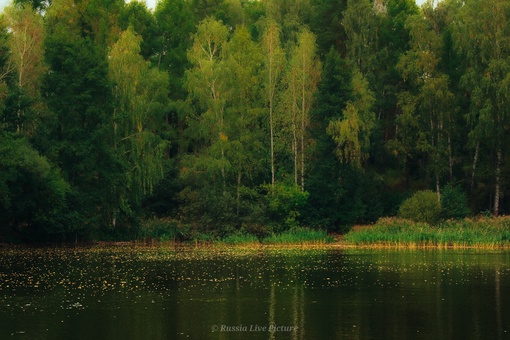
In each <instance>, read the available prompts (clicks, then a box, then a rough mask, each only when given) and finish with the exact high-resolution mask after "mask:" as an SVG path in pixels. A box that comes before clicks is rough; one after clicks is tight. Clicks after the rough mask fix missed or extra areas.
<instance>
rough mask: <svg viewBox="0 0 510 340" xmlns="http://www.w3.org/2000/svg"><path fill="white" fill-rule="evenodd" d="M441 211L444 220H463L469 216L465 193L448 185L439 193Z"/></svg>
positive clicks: (457, 187) (456, 187)
mask: <svg viewBox="0 0 510 340" xmlns="http://www.w3.org/2000/svg"><path fill="white" fill-rule="evenodd" d="M441 209H442V217H443V218H444V219H449V218H454V219H459V218H464V217H466V216H467V215H468V214H469V208H468V205H467V197H466V193H465V192H464V191H463V190H462V188H460V187H459V186H454V185H452V184H451V183H448V184H447V185H446V186H445V187H444V188H443V192H442V193H441Z"/></svg>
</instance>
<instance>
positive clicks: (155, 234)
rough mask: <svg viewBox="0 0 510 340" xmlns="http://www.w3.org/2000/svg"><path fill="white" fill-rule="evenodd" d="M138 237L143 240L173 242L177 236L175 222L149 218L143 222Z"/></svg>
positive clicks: (166, 219) (177, 231)
mask: <svg viewBox="0 0 510 340" xmlns="http://www.w3.org/2000/svg"><path fill="white" fill-rule="evenodd" d="M140 236H141V238H143V239H154V240H159V241H170V240H174V241H175V240H176V238H177V237H178V236H179V230H178V226H177V222H175V221H174V220H171V219H168V218H151V219H148V220H145V221H143V223H142V226H141V228H140Z"/></svg>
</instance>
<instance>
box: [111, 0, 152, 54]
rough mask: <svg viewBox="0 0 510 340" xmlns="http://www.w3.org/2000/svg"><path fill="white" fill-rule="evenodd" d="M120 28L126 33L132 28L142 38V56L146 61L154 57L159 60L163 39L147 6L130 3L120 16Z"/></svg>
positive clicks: (134, 2)
mask: <svg viewBox="0 0 510 340" xmlns="http://www.w3.org/2000/svg"><path fill="white" fill-rule="evenodd" d="M119 27H120V29H122V30H123V31H126V30H127V29H128V28H129V27H131V28H132V29H133V30H134V32H136V34H138V35H140V36H141V37H142V41H141V42H140V54H141V55H142V56H143V58H144V59H145V60H149V59H150V58H153V57H158V58H159V55H158V54H159V52H160V48H159V47H160V46H158V45H160V44H161V42H160V41H159V40H160V39H161V37H160V34H161V33H160V32H159V30H160V29H161V27H158V24H157V22H156V18H155V17H154V15H153V14H152V12H151V11H150V10H149V9H148V8H147V5H146V4H144V3H141V2H138V1H131V2H130V3H128V4H127V5H126V6H124V8H122V11H121V12H120V14H119Z"/></svg>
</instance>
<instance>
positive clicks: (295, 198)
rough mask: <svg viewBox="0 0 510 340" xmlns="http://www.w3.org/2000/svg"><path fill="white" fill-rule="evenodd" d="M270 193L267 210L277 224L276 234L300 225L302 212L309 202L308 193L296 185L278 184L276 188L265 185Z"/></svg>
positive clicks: (275, 227)
mask: <svg viewBox="0 0 510 340" xmlns="http://www.w3.org/2000/svg"><path fill="white" fill-rule="evenodd" d="M263 187H264V189H266V190H267V191H268V193H267V196H266V199H267V209H268V212H269V216H270V219H271V220H272V221H274V222H275V224H274V230H273V231H275V232H282V231H285V230H288V229H291V228H297V227H299V225H300V221H299V219H300V215H301V213H300V212H301V210H302V209H303V208H304V207H305V206H306V204H307V202H308V196H309V195H308V192H306V191H304V192H303V191H301V188H300V187H299V186H297V185H294V184H287V183H276V184H275V185H274V186H270V185H265V186H263Z"/></svg>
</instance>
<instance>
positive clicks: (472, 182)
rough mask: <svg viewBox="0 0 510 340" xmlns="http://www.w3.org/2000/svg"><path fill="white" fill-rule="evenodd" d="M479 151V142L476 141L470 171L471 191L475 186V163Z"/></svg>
mask: <svg viewBox="0 0 510 340" xmlns="http://www.w3.org/2000/svg"><path fill="white" fill-rule="evenodd" d="M479 152H480V142H477V143H476V147H475V155H474V157H473V171H472V172H471V192H472V191H473V188H474V186H475V175H476V163H477V162H478V153H479Z"/></svg>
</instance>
